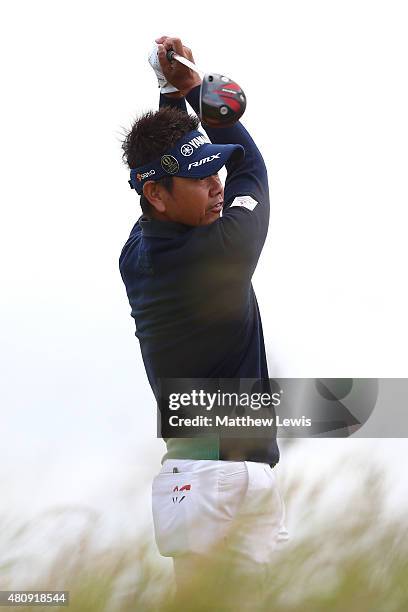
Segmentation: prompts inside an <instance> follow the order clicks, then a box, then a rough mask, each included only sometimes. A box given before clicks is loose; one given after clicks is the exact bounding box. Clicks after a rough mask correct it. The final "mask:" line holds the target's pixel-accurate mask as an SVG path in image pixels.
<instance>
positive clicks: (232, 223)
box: [119, 87, 279, 465]
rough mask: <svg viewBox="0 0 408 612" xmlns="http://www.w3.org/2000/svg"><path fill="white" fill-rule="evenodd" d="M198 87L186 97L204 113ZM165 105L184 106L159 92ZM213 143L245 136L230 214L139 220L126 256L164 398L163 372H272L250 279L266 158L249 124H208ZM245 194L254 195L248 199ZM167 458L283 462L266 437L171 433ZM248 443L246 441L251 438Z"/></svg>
mask: <svg viewBox="0 0 408 612" xmlns="http://www.w3.org/2000/svg"><path fill="white" fill-rule="evenodd" d="M199 94H200V88H199V87H196V88H194V89H193V90H192V91H191V92H190V93H189V94H188V95H187V100H188V102H189V104H190V105H191V106H192V107H193V109H194V110H195V111H196V112H197V114H198V112H199ZM160 105H161V106H162V105H171V106H177V107H179V108H181V109H185V108H186V107H185V102H184V100H174V99H171V98H166V97H165V96H161V100H160ZM203 127H204V128H205V130H206V132H207V134H208V136H209V138H210V139H211V141H212V142H214V143H219V144H223V143H229V144H241V145H242V146H243V147H244V149H245V159H244V161H243V162H241V163H236V162H228V164H227V165H226V168H227V179H226V182H225V189H224V208H223V215H222V217H220V218H219V219H217V220H216V221H215V222H213V223H211V224H209V225H205V226H198V227H191V226H186V225H183V224H181V223H174V222H163V221H158V220H155V219H149V218H147V217H145V216H142V217H141V218H139V220H138V221H137V223H136V224H135V226H134V227H133V229H132V231H131V234H130V236H129V239H128V241H127V242H126V244H125V246H124V248H123V250H122V253H121V256H120V263H119V265H120V272H121V275H122V278H123V281H124V283H125V286H126V291H127V295H128V298H129V303H130V305H131V308H132V312H131V314H132V317H134V319H135V323H136V336H137V337H138V339H139V342H140V347H141V351H142V357H143V361H144V365H145V369H146V373H147V376H148V379H149V382H150V385H151V387H152V389H153V392H154V393H155V394H156V396H157V389H158V382H159V380H160V378H263V379H267V378H268V369H267V363H266V355H265V346H264V338H263V332H262V323H261V317H260V314H259V309H258V304H257V301H256V297H255V293H254V290H253V287H252V283H251V278H252V275H253V273H254V271H255V268H256V265H257V262H258V259H259V256H260V253H261V251H262V247H263V245H264V242H265V239H266V235H267V231H268V222H269V192H268V178H267V171H266V167H265V163H264V161H263V158H262V156H261V154H260V152H259V150H258V148H257V146H256V145H255V143H254V141H253V140H252V138H251V136H250V135H249V134H248V132H247V130H246V129H245V128H244V127H243V125H242V124H241V123H240V122H238V123H236V124H235V125H234V126H232V127H230V128H219V129H214V128H210V127H208V126H206V125H204V126H203ZM240 196H250V199H248V198H242V197H240ZM166 442H167V454H166V455H165V456H164V458H163V460H164V459H165V458H179V459H181V458H190V459H230V458H232V457H233V458H234V459H235V460H238V459H241V460H242V459H246V460H252V461H262V462H265V463H269V464H271V465H273V464H275V463H277V462H278V460H279V450H278V446H277V443H276V439H275V437H274V435H271V437H270V438H268V439H262V440H261V439H257V441H256V448H254V444H253V440H252V441H251V442H249V441H246V440H244V439H222V438H217V439H207V438H202V439H198V438H194V440H193V439H169V440H167V441H166ZM248 442H249V443H248Z"/></svg>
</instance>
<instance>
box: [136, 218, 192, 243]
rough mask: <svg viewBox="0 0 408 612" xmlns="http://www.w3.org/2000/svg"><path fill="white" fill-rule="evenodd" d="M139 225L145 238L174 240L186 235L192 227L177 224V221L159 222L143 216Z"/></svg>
mask: <svg viewBox="0 0 408 612" xmlns="http://www.w3.org/2000/svg"><path fill="white" fill-rule="evenodd" d="M139 224H140V227H141V229H142V232H143V235H144V236H154V237H156V236H157V237H160V238H174V237H175V236H180V234H185V233H186V232H188V231H189V230H191V227H190V226H189V225H184V223H176V222H175V221H158V220H157V219H150V218H149V217H145V216H142V217H140V219H139Z"/></svg>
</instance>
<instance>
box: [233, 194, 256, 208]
mask: <svg viewBox="0 0 408 612" xmlns="http://www.w3.org/2000/svg"><path fill="white" fill-rule="evenodd" d="M257 204H258V202H257V201H256V200H254V198H251V196H238V197H237V198H235V200H234V201H233V202H232V204H231V206H230V208H232V207H233V206H241V207H242V208H247V209H248V210H254V208H255V206H256V205H257Z"/></svg>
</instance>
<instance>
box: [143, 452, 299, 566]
mask: <svg viewBox="0 0 408 612" xmlns="http://www.w3.org/2000/svg"><path fill="white" fill-rule="evenodd" d="M152 510H153V523H154V530H155V537H156V542H157V546H158V549H159V551H160V553H161V554H162V555H164V556H166V557H173V559H174V565H175V570H176V576H177V574H182V573H183V571H184V568H188V567H190V565H191V563H190V562H191V560H192V559H194V558H199V557H202V556H207V555H209V554H211V551H212V550H215V549H217V548H219V547H220V546H221V547H223V549H224V550H226V551H228V552H230V553H232V555H233V559H234V561H236V562H237V563H238V564H239V565H241V566H242V567H243V568H244V569H245V568H246V567H247V568H248V570H250V569H251V567H252V568H253V569H254V571H257V570H256V568H259V566H260V565H261V564H262V565H264V564H270V563H271V562H273V560H274V556H275V554H276V551H277V550H279V548H280V546H281V544H282V543H283V542H284V541H286V540H287V539H288V532H287V530H286V528H285V525H284V520H285V507H284V502H283V500H282V497H281V495H280V492H279V489H278V485H277V482H276V475H275V473H274V471H273V469H271V467H270V466H269V465H267V464H266V463H256V462H252V461H211V460H200V461H194V460H190V459H168V460H166V461H165V462H164V464H163V466H162V468H161V470H160V472H159V474H158V475H157V476H156V477H155V478H154V480H153V485H152Z"/></svg>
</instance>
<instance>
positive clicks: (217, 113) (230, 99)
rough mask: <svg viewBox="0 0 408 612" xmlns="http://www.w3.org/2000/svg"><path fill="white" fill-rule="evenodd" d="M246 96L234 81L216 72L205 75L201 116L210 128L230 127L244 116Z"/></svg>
mask: <svg viewBox="0 0 408 612" xmlns="http://www.w3.org/2000/svg"><path fill="white" fill-rule="evenodd" d="M245 108H246V96H245V94H244V92H243V90H242V89H241V87H240V86H239V85H238V83H235V81H233V80H232V79H230V78H228V77H226V76H224V75H222V74H216V73H214V72H212V73H207V74H205V75H204V78H203V82H202V85H201V96H200V115H201V120H202V122H203V123H206V124H207V125H209V126H210V127H215V128H221V127H230V126H231V125H233V124H234V123H235V122H236V121H238V120H239V118H240V117H241V116H242V115H243V113H244V111H245Z"/></svg>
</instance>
